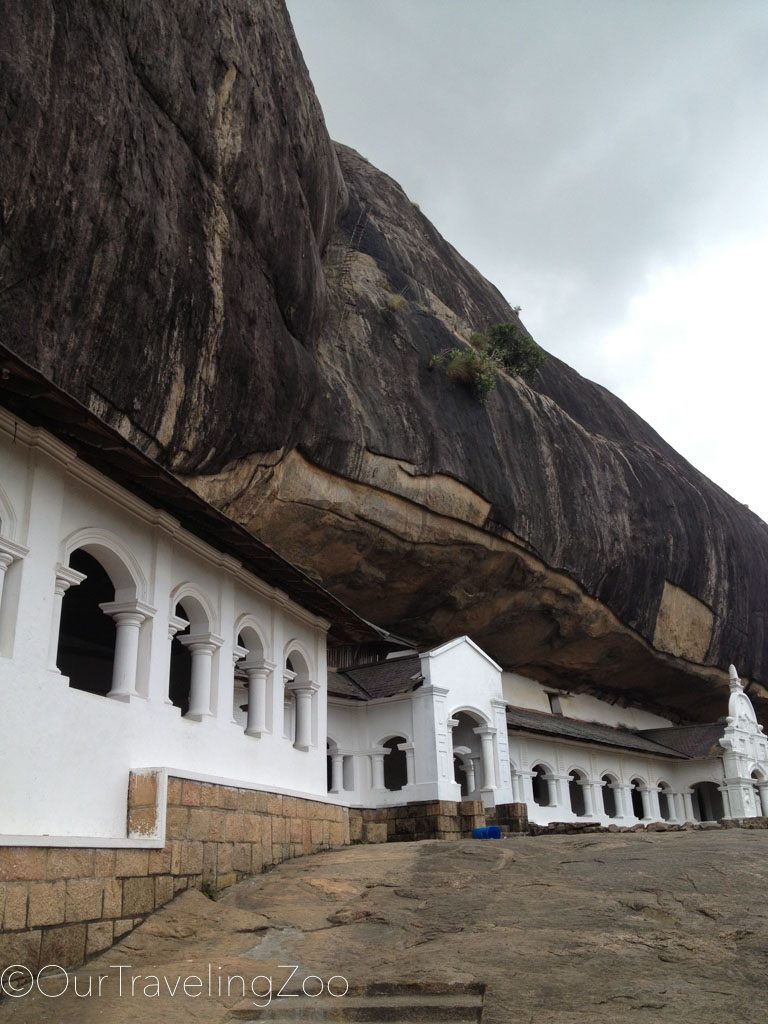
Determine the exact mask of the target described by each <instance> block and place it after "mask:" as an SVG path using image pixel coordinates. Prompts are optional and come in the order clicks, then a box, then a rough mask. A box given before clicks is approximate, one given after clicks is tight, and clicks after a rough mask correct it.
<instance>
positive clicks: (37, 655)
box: [0, 412, 327, 838]
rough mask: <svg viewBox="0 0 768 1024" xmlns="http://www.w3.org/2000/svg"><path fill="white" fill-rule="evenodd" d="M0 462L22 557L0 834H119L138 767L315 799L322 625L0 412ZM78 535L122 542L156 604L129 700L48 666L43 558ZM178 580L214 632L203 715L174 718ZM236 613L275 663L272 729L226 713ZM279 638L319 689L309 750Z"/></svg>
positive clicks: (3, 695)
mask: <svg viewBox="0 0 768 1024" xmlns="http://www.w3.org/2000/svg"><path fill="white" fill-rule="evenodd" d="M0 465H2V489H3V499H2V503H0V506H1V505H2V504H3V503H4V504H5V506H6V508H8V507H10V508H11V509H12V516H9V515H8V514H7V512H6V515H5V516H4V517H3V519H4V522H3V526H2V529H0V538H2V540H8V541H12V542H13V544H14V545H16V548H17V549H18V552H19V553H20V556H19V557H17V558H15V559H14V562H13V563H12V564H11V567H10V571H9V572H6V581H8V579H10V578H12V579H13V586H12V587H11V586H7V587H5V588H4V593H3V599H2V606H0V621H2V623H3V628H4V630H6V633H7V632H10V634H11V641H10V642H9V641H8V636H7V635H6V636H5V643H4V644H3V647H2V649H1V650H0V710H1V712H2V713H1V714H0V832H2V833H3V834H4V835H6V836H7V835H13V836H32V837H34V836H40V835H48V834H51V835H56V834H58V835H71V836H90V837H94V838H96V837H120V836H125V816H126V794H127V784H128V774H129V771H131V770H133V769H140V768H143V767H147V766H157V765H163V766H168V767H170V768H176V769H179V770H185V771H195V772H199V773H201V774H204V775H207V776H210V777H221V778H225V779H228V780H242V781H245V782H250V783H254V782H256V783H258V784H259V785H261V786H262V787H263V788H264V789H275V790H277V791H282V792H285V791H288V792H294V793H296V794H298V795H303V796H310V797H313V796H324V795H325V789H326V787H325V737H326V696H327V689H326V687H327V680H326V641H325V636H326V630H327V623H325V622H324V621H323V620H321V619H319V618H317V617H315V616H312V615H311V614H309V613H308V612H306V611H305V610H303V609H301V608H300V607H298V606H297V605H295V604H294V603H293V602H291V601H290V600H289V599H288V598H287V597H286V595H284V594H282V593H281V592H279V591H277V590H274V589H273V588H271V587H268V586H267V585H266V584H264V583H263V582H261V581H259V580H258V579H256V578H255V577H253V576H252V575H251V574H249V573H248V572H246V571H245V570H243V568H242V567H241V566H240V565H239V563H237V562H236V561H235V560H234V559H231V558H229V557H228V556H226V555H222V554H221V553H219V552H217V551H215V550H214V549H212V548H210V547H209V546H208V545H206V544H204V543H202V542H201V541H199V540H198V539H197V538H195V537H193V536H192V535H190V534H188V533H187V532H186V531H184V530H183V529H182V528H181V527H180V526H179V524H178V523H176V522H175V521H174V520H173V519H172V518H171V517H169V516H167V515H165V514H164V513H162V512H158V511H157V510H155V509H152V508H151V507H149V506H147V505H145V504H144V503H143V502H140V501H139V500H138V499H136V498H135V497H134V496H133V495H131V494H129V493H128V492H127V491H125V490H123V489H122V488H120V487H117V486H116V485H114V484H113V483H112V482H111V481H109V480H107V479H106V478H104V477H103V476H101V475H100V474H98V473H96V472H95V471H94V470H93V469H91V468H90V467H88V466H85V465H84V464H82V463H80V462H79V461H78V460H77V459H76V458H75V456H74V455H73V453H71V452H70V451H69V450H68V449H67V448H66V447H65V446H63V445H61V444H60V443H59V442H57V441H56V440H55V439H53V438H51V437H50V435H48V434H46V433H45V432H43V431H37V430H32V429H30V428H28V427H26V425H25V424H23V423H19V422H18V421H14V420H13V419H12V418H11V417H10V416H8V415H7V414H6V413H5V412H2V413H0ZM11 518H13V519H14V520H15V522H14V524H13V532H14V536H13V537H12V538H11V537H6V529H7V527H8V524H9V523H10V521H11ZM83 530H87V534H88V537H89V538H90V539H91V540H93V539H94V538H96V539H97V540H98V542H99V543H102V544H104V545H107V546H109V545H113V546H114V548H115V550H116V551H119V552H121V553H124V552H128V553H129V555H130V562H131V567H132V569H135V568H136V567H138V572H137V573H136V576H137V578H138V584H139V585H138V587H137V594H136V596H137V597H138V599H140V600H141V601H142V602H143V603H144V604H145V605H147V606H149V609H150V610H151V609H154V613H153V614H150V615H149V616H148V617H147V619H146V620H145V621H144V622H143V624H142V625H141V627H140V641H139V656H138V671H137V680H136V681H137V690H138V692H139V694H140V696H139V697H138V698H135V697H134V698H131V699H130V700H129V701H125V702H124V701H116V700H112V699H109V698H107V697H101V696H97V695H93V694H90V693H86V692H83V691H80V690H75V689H72V688H70V687H69V686H68V681H67V679H66V677H64V676H62V675H61V674H60V673H58V672H55V671H51V669H50V668H49V665H48V660H49V659H48V652H49V638H50V633H51V622H52V619H53V614H54V584H55V578H56V571H57V564H59V563H61V562H62V561H64V562H65V561H66V557H67V552H68V550H69V548H70V547H71V545H70V544H68V538H72V537H73V535H78V531H83ZM0 549H1V544H0ZM185 583H189V584H192V585H193V586H194V588H195V589H196V591H198V592H199V593H200V594H202V595H204V597H205V601H206V604H207V606H208V607H209V608H210V611H211V620H212V621H211V624H210V625H211V630H210V631H211V633H212V634H215V636H216V637H217V640H220V646H218V647H217V649H216V650H215V653H214V654H213V658H212V673H211V678H212V685H211V691H210V706H209V708H208V714H206V715H205V716H204V717H203V718H202V720H201V721H190V720H188V719H186V718H182V717H181V716H180V713H179V711H178V709H177V708H174V707H173V706H170V705H169V704H168V703H167V686H168V667H169V657H170V640H169V636H168V620H169V616H170V615H171V614H172V612H173V607H172V597H171V594H172V592H173V591H174V590H176V589H177V588H178V587H179V585H181V584H185ZM244 615H248V616H249V617H250V618H251V619H252V620H253V621H254V622H257V623H258V624H259V631H260V634H261V635H262V636H263V637H264V640H265V644H264V648H265V649H264V656H265V659H266V660H267V661H268V662H269V663H270V664H271V665H273V666H274V670H273V671H272V674H271V676H270V680H269V683H270V687H271V691H272V695H271V699H272V701H273V708H272V712H273V720H272V729H271V732H269V733H264V734H263V735H262V736H261V737H259V738H256V737H252V736H247V735H245V733H244V731H243V728H242V725H241V724H240V725H238V724H235V723H234V722H233V715H232V708H233V697H232V693H233V675H234V668H233V648H234V645H235V641H236V635H235V629H236V623H237V622H239V621H241V620H242V617H243V616H244ZM9 623H10V629H8V626H9ZM292 648H293V649H296V650H300V651H301V652H302V656H303V657H305V659H306V661H307V663H308V666H309V674H310V677H311V681H312V682H313V683H314V684H315V685H316V686H317V691H316V693H315V694H314V697H313V700H312V729H311V744H310V746H309V749H307V750H297V749H295V748H294V746H293V745H292V743H291V742H290V741H287V740H285V739H284V738H283V735H282V706H283V678H282V668H283V666H284V664H285V657H286V654H287V653H289V651H290V650H291V649H292Z"/></svg>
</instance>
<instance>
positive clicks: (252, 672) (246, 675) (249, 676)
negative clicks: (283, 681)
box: [232, 620, 273, 737]
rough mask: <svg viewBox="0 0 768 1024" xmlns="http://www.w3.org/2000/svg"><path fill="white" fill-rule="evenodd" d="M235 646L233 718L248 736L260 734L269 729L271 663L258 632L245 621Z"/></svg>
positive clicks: (270, 719)
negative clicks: (236, 648)
mask: <svg viewBox="0 0 768 1024" xmlns="http://www.w3.org/2000/svg"><path fill="white" fill-rule="evenodd" d="M237 646H238V647H239V649H240V650H239V652H238V653H240V654H242V658H241V659H240V660H239V661H238V662H237V665H236V667H235V674H234V690H233V699H232V703H233V714H234V719H235V721H236V722H238V724H240V725H242V726H243V728H244V730H245V732H246V733H247V734H248V735H249V736H255V737H260V736H261V735H262V733H264V732H271V730H272V704H273V700H272V698H271V690H272V687H271V686H270V685H268V680H269V679H270V676H271V669H272V668H273V666H272V665H271V664H268V663H267V662H266V660H265V656H264V650H265V648H264V642H263V640H262V637H261V634H260V632H259V631H258V630H257V629H256V627H255V625H253V624H251V623H248V622H247V620H246V621H245V622H242V621H241V623H240V629H239V632H238V634H237ZM243 652H245V653H243Z"/></svg>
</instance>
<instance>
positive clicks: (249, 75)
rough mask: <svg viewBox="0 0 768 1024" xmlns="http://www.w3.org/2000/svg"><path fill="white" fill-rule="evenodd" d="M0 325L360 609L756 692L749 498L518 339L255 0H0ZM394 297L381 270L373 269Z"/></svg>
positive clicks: (620, 668)
mask: <svg viewBox="0 0 768 1024" xmlns="http://www.w3.org/2000/svg"><path fill="white" fill-rule="evenodd" d="M0 87H1V89H2V95H3V111H4V118H5V120H4V124H3V132H2V141H1V142H0V147H1V148H2V152H1V154H0V155H1V156H2V161H1V163H0V187H1V188H2V210H1V211H0V212H1V215H2V220H1V221H0V231H1V232H2V233H1V235H0V316H1V317H2V334H3V341H4V342H5V343H6V344H9V345H10V347H12V348H13V349H15V350H16V351H17V352H19V353H20V354H21V355H23V356H24V357H25V358H27V359H29V360H30V361H31V362H33V363H34V364H35V365H37V366H39V367H40V368H41V369H42V370H43V371H44V372H46V373H47V374H49V375H50V376H51V377H53V378H54V379H55V380H56V382H57V383H59V384H60V385H62V386H64V387H65V388H67V389H68V390H69V391H71V392H72V393H74V394H75V395H76V396H77V397H78V398H80V399H82V400H83V401H85V402H86V403H87V404H89V405H90V406H91V408H93V409H94V410H95V411H97V412H98V413H99V414H100V415H101V416H103V417H104V418H105V419H107V420H108V421H109V422H111V423H112V424H113V425H115V426H117V427H118V428H119V429H120V430H121V431H122V432H123V433H124V434H125V435H126V436H128V437H129V438H130V439H131V440H133V441H134V442H136V443H138V444H139V445H140V446H142V447H143V448H144V449H145V450H147V451H148V452H150V453H151V454H152V455H154V456H155V457H156V458H157V459H158V460H159V461H161V462H162V463H163V464H164V465H166V466H168V467H170V468H172V469H173V470H174V471H175V472H176V473H178V474H179V475H181V476H183V477H184V478H185V479H186V480H188V481H189V482H191V483H192V485H193V486H195V487H196V488H197V489H198V490H199V491H200V493H202V494H203V495H204V496H206V497H207V498H208V499H209V500H211V501H212V502H213V503H214V504H217V505H218V506H220V507H221V508H223V509H225V510H226V511H227V512H228V513H229V514H230V515H231V516H233V517H235V518H237V519H238V520H239V521H241V522H243V523H245V524H246V525H247V526H249V528H251V529H252V530H254V531H255V532H258V533H259V535H260V536H262V537H263V539H265V540H266V541H267V542H268V543H271V544H273V546H275V547H277V548H278V549H279V550H280V551H281V553H282V554H284V555H286V556H287V557H289V558H291V559H293V560H294V561H296V562H297V563H298V564H300V565H302V566H303V567H304V568H306V569H308V570H309V571H310V572H312V573H313V574H314V575H316V576H317V577H319V578H321V579H322V580H323V581H324V582H325V583H326V584H327V585H328V586H329V587H330V589H332V590H333V591H334V592H335V593H336V594H337V595H338V596H340V597H341V598H343V599H345V600H347V601H348V602H349V603H351V604H353V606H354V607H355V608H356V609H357V610H359V611H361V612H362V613H363V614H366V615H368V616H369V617H371V618H373V619H375V620H376V621H378V622H380V623H381V624H383V625H386V626H388V627H390V628H392V629H394V630H397V631H399V632H402V633H405V634H407V635H409V636H412V637H414V638H415V639H417V640H418V641H422V642H433V641H435V640H440V639H446V638H447V637H449V636H451V635H455V634H457V633H462V632H468V633H470V634H471V635H472V636H473V637H474V638H475V639H476V640H477V641H478V642H479V643H481V644H482V645H483V646H484V647H486V648H487V649H488V650H489V651H490V652H491V653H492V654H493V655H494V656H496V657H497V658H498V659H499V660H500V661H502V662H503V663H504V664H505V666H508V667H510V668H515V669H517V670H518V671H521V672H523V673H525V672H530V673H532V674H535V675H537V676H538V677H539V678H542V679H545V680H549V681H551V682H553V683H556V684H558V685H562V686H567V687H570V688H574V689H582V690H595V691H596V692H601V691H603V690H605V689H609V690H614V691H623V692H624V694H625V695H626V696H628V697H629V698H630V699H632V698H633V697H635V696H642V697H643V698H644V699H646V700H648V699H651V700H655V701H656V702H657V703H659V704H660V705H668V706H671V707H674V708H677V709H679V710H680V711H681V713H683V714H690V715H693V716H697V717H708V716H710V717H711V716H712V715H713V714H714V715H719V714H721V713H722V712H723V710H724V706H725V705H724V693H725V685H724V676H723V671H722V670H723V669H724V668H725V667H726V666H727V664H728V662H729V661H735V662H736V664H737V665H738V666H739V668H740V670H741V671H742V674H743V675H744V676H746V677H748V678H750V679H751V680H752V681H753V683H754V687H753V692H754V694H755V695H756V696H757V697H758V698H760V699H762V698H763V697H767V696H768V694H766V692H765V691H764V690H763V687H762V685H761V684H768V635H766V633H767V630H766V622H768V527H767V526H766V525H765V524H764V523H763V522H762V521H761V520H760V519H758V518H757V517H756V516H755V515H753V514H752V513H751V512H749V511H748V510H747V509H746V508H745V507H744V506H742V505H739V504H738V503H737V502H735V501H734V500H733V499H731V498H730V497H729V496H728V495H727V494H725V493H724V492H723V491H722V490H720V489H719V488H718V487H717V486H715V485H714V484H713V483H711V482H710V481H709V480H707V479H706V478H705V477H703V476H702V475H701V474H700V473H698V472H697V471H696V470H695V469H694V468H693V467H691V466H690V465H689V464H688V463H686V462H685V460H683V459H682V458H681V457H680V456H679V455H678V454H677V453H675V452H674V451H673V450H672V449H671V448H670V447H669V446H668V445H667V444H666V443H665V442H664V441H663V440H662V439H661V438H660V437H659V436H658V435H657V434H656V433H655V432H654V431H653V430H652V429H651V428H650V427H649V426H648V425H647V424H646V423H644V422H643V421H642V420H641V419H640V418H639V417H637V416H636V415H635V414H634V413H633V412H632V411H631V410H630V409H628V408H627V407H626V406H625V405H624V404H623V403H622V402H621V401H619V400H618V399H617V398H615V397H614V396H613V395H611V394H609V393H608V392H607V391H605V390H604V389H603V388H601V387H599V386H597V385H595V384H592V383H590V382H589V381H587V380H584V378H582V377H580V376H579V375H578V374H577V373H576V372H575V371H573V370H572V369H570V368H569V367H568V366H566V365H565V364H563V363H562V362H560V361H559V360H557V359H555V358H554V357H549V359H548V360H547V362H546V364H545V366H544V368H543V370H542V371H541V372H540V374H539V376H538V378H537V379H536V380H535V382H534V383H533V386H531V387H529V386H527V385H526V384H524V383H522V382H520V381H519V380H516V379H512V378H509V377H504V378H503V380H502V382H501V384H500V386H499V387H498V388H497V389H496V391H495V392H494V393H493V394H492V395H491V397H490V400H489V401H488V403H487V405H485V406H484V405H482V404H480V403H478V402H477V400H476V399H474V398H473V397H472V396H471V395H470V394H469V393H468V392H467V391H466V390H465V389H464V388H463V387H462V386H461V385H458V384H452V383H451V382H449V381H448V380H447V379H446V377H445V376H444V374H442V373H441V372H440V371H439V370H434V369H430V360H431V357H432V356H433V355H434V354H436V353H439V352H441V351H444V350H445V349H447V348H449V347H452V346H454V345H456V344H461V343H462V342H461V341H459V340H457V339H467V338H468V336H469V333H470V332H471V331H472V330H477V329H481V328H483V327H485V326H487V325H489V324H492V323H495V322H499V321H507V320H512V319H514V317H515V314H514V313H513V311H512V310H511V309H510V308H509V306H508V305H507V303H506V302H505V300H504V299H503V297H502V296H501V295H500V294H499V293H498V291H496V289H494V288H493V287H492V286H491V285H490V284H489V283H488V282H487V281H485V280H484V279H483V278H482V277H481V276H480V275H479V274H478V273H477V272H476V271H475V270H474V269H473V268H472V267H471V266H470V265H469V264H468V263H467V262H466V261H465V260H463V259H462V257H461V256H460V255H459V254H458V253H457V252H456V251H455V250H454V249H453V248H452V247H451V246H450V245H449V244H448V243H447V242H445V240H444V239H442V238H441V236H440V235H439V234H438V233H437V231H436V230H435V228H434V227H433V226H432V225H431V224H430V223H429V222H428V221H427V220H426V218H424V217H423V216H422V215H421V213H420V212H419V211H418V209H417V208H416V207H415V206H414V205H413V204H412V203H411V202H409V200H408V198H407V197H406V196H405V194H404V193H403V192H402V190H401V189H400V188H399V186H398V185H397V184H396V183H395V182H393V181H392V180H391V179H390V178H388V177H387V176H386V175H384V174H382V173H381V172H380V171H378V170H376V169H375V168H373V167H372V166H371V165H370V164H368V163H367V162H366V161H365V160H363V159H362V158H361V157H360V156H358V155H357V154H356V153H354V152H353V151H351V150H348V149H346V148H344V147H334V145H333V144H332V143H331V142H330V140H329V138H328V135H327V132H326V130H325V126H324V123H323V118H322V113H321V111H320V109H319V106H318V103H317V100H316V98H315V96H314V92H313V90H312V86H311V83H310V81H309V78H308V75H307V72H306V68H305V67H304V64H303V61H302V58H301V54H300V52H299V50H298V47H297V44H296V41H295V38H294V36H293V32H292V29H291V26H290V22H289V19H288V16H287V13H286V11H285V9H284V7H283V5H282V3H281V2H279V0H259V2H256V0H197V2H195V3H181V2H177V0H173V2H169V3H165V4H159V3H156V4H149V3H146V2H139V0H111V2H107V0H103V2H99V0H91V2H90V3H81V2H76V0H39V2H38V3H35V4H31V5H21V4H14V3H11V2H7V3H5V4H3V10H2V18H1V19H0ZM395 296H397V298H393V297H395Z"/></svg>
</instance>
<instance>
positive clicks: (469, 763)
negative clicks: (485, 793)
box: [464, 757, 478, 796]
mask: <svg viewBox="0 0 768 1024" xmlns="http://www.w3.org/2000/svg"><path fill="white" fill-rule="evenodd" d="M476 760H478V759H477V758H474V757H468V758H467V759H466V761H465V762H464V771H465V773H466V776H467V795H468V796H469V794H471V793H474V792H475V788H476V786H477V783H476V782H475V761H476Z"/></svg>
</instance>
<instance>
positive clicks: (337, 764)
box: [330, 753, 344, 793]
mask: <svg viewBox="0 0 768 1024" xmlns="http://www.w3.org/2000/svg"><path fill="white" fill-rule="evenodd" d="M330 758H331V790H330V791H331V793H341V791H342V790H343V789H344V755H343V754H339V753H332V754H331V755H330Z"/></svg>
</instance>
